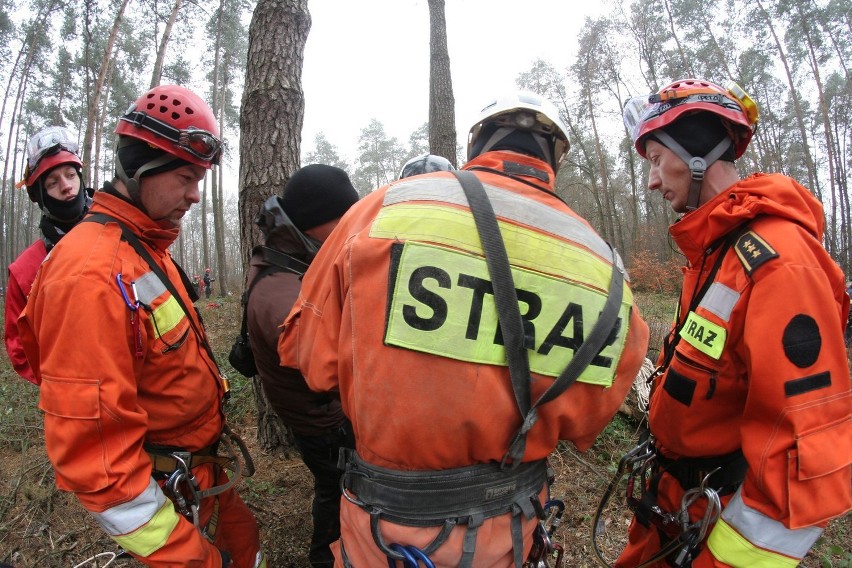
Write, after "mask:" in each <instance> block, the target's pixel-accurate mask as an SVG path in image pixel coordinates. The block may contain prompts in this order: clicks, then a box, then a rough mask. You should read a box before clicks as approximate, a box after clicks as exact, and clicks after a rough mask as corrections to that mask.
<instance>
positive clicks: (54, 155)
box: [17, 126, 83, 203]
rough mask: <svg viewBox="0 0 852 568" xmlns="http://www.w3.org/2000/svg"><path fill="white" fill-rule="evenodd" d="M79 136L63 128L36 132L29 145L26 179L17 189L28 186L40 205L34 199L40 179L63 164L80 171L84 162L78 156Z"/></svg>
mask: <svg viewBox="0 0 852 568" xmlns="http://www.w3.org/2000/svg"><path fill="white" fill-rule="evenodd" d="M77 150H78V146H77V136H76V135H75V134H74V133H73V132H71V131H70V130H68V129H67V128H64V127H62V126H48V127H47V128H43V129H41V130H39V131H38V132H36V133H35V134H34V135H33V136H32V137H31V138H30V140H29V142H28V143H27V167H26V169H25V170H24V179H23V181H22V182H21V183H19V184H17V187H21V186H22V185H26V186H27V191H28V192H29V193H30V199H32V200H33V201H34V202H35V203H39V201H38V199H37V198H36V197H34V193H33V192H34V190H35V186H36V182H37V181H38V179H39V178H40V177H41V176H42V175H43V174H45V173H47V172H48V171H49V170H52V169H53V168H55V167H56V166H61V165H62V164H72V165H74V166H75V167H76V168H77V169H78V170H79V169H81V168H82V167H83V162H82V161H81V160H80V157H79V156H78V155H77Z"/></svg>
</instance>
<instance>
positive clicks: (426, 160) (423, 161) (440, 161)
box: [398, 153, 456, 179]
mask: <svg viewBox="0 0 852 568" xmlns="http://www.w3.org/2000/svg"><path fill="white" fill-rule="evenodd" d="M454 169H456V167H455V166H454V165H453V164H452V163H450V161H449V160H448V159H446V158H444V157H443V156H438V155H436V154H429V153H426V154H420V155H419V156H415V157H414V158H411V159H410V160H408V161H407V162H405V164H403V166H402V169H401V170H400V171H399V178H398V179H402V178H407V177H409V176H416V175H420V174H429V173H432V172H449V171H452V170H454Z"/></svg>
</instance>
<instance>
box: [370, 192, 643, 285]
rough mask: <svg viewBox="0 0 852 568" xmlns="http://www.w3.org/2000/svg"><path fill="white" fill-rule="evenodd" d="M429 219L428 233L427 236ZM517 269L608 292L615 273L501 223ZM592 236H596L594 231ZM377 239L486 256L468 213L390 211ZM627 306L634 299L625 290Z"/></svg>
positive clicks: (427, 207) (375, 228) (416, 207)
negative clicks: (447, 248) (412, 242)
mask: <svg viewBox="0 0 852 568" xmlns="http://www.w3.org/2000/svg"><path fill="white" fill-rule="evenodd" d="M424 219H427V221H426V222H425V224H426V225H427V226H428V233H423V232H422V229H423V228H424ZM498 225H499V226H500V233H501V235H502V236H503V241H504V242H505V244H506V253H507V254H508V256H509V263H510V264H512V266H518V267H523V268H528V269H530V270H534V271H537V272H546V273H549V274H553V275H556V276H564V277H568V278H569V279H571V280H576V281H578V282H580V283H582V284H585V285H587V286H591V287H593V288H597V289H599V290H607V289H608V288H609V282H610V279H611V273H612V268H611V265H610V263H609V262H608V261H605V260H603V259H601V258H600V257H599V256H597V255H596V254H594V253H591V252H589V251H588V250H586V249H584V248H582V247H580V246H577V245H575V244H573V243H571V242H568V241H565V240H561V239H557V238H554V237H551V236H549V235H547V234H543V233H540V232H537V231H533V230H531V229H527V228H525V227H521V226H518V225H515V224H513V223H506V222H503V221H499V220H498ZM590 232H591V230H590ZM370 236H371V237H373V238H381V239H393V240H414V241H428V242H431V243H436V244H443V245H447V246H451V247H454V248H460V249H463V250H466V251H469V252H472V253H475V254H479V255H482V254H483V253H482V245H481V244H480V241H479V234H478V233H477V231H476V224H475V223H474V220H473V215H471V213H470V211H469V210H467V209H459V208H457V207H450V206H442V205H437V204H427V203H419V204H411V203H401V204H397V205H390V206H387V207H384V208H383V209H382V210H381V212H380V213H379V215H378V216H377V218H376V219H375V221H373V225H372V227H371V228H370ZM624 292H625V297H626V298H628V299H627V300H626V301H629V302H632V296H631V295H630V292H629V290H628V289H627V287H625V290H624Z"/></svg>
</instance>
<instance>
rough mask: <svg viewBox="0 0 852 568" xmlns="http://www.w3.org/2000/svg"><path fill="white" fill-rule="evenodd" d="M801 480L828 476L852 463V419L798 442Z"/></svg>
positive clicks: (814, 433)
mask: <svg viewBox="0 0 852 568" xmlns="http://www.w3.org/2000/svg"><path fill="white" fill-rule="evenodd" d="M796 447H797V448H798V450H799V479H800V480H806V479H813V478H815V477H822V476H823V475H828V474H829V473H832V472H834V471H837V470H839V469H841V468H844V467H848V466H849V464H850V463H852V419H846V420H844V421H843V422H839V423H837V424H832V425H831V426H828V427H826V428H822V429H820V430H817V431H816V432H812V433H810V434H806V435H804V436H802V437H801V438H799V439H798V440H797V442H796Z"/></svg>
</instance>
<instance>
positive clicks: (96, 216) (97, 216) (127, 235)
mask: <svg viewBox="0 0 852 568" xmlns="http://www.w3.org/2000/svg"><path fill="white" fill-rule="evenodd" d="M82 222H91V223H101V224H106V223H116V224H117V225H118V226H119V228H120V229H121V238H122V239H124V240H125V241H126V242H127V243H128V244H130V246H132V247H133V249H134V250H135V251H136V252H137V253H138V254H139V256H141V257H142V258H143V259H144V260H145V262H146V263H148V267H149V268H150V269H151V271H152V272H153V273H154V274H156V275H157V278H159V279H160V281H161V282H162V283H163V286H165V287H166V289H167V290H168V291H169V293H170V294H171V295H172V297H173V298H174V299H175V301H176V302H177V303H178V305H179V306H180V307H181V309H182V310H183V313H184V314H186V318H187V320H189V325H190V327H192V331H193V332H194V333H195V335H196V336H197V337H198V339H199V341H201V344H202V345H204V348H205V349H206V350H207V354H208V355H209V356H210V359H211V361H213V364H214V365H215V366H216V371H217V372H218V373H219V375H220V376H221V375H222V373H221V371H220V370H219V363H218V362H217V361H216V356H215V355H214V354H213V348H212V347H210V343H209V342H208V341H207V336H206V335H205V334H204V333H202V332H201V330H200V329H198V327H197V326H196V324H195V320H194V319H193V318H192V314H191V313H190V311H189V310H188V309H187V307H186V305H185V304H184V302H183V298H181V295H180V294H179V293H178V291H177V289H176V288H175V285H174V284H173V283H172V281H171V280H170V279H169V277H168V276H167V275H166V273H165V272H163V269H162V268H160V266H159V265H158V264H157V262H156V261H155V260H154V259H153V258H152V257H151V254H150V253H149V252H148V251H147V250H146V249H145V247H144V246H143V245H142V243H141V242H139V238H138V237H137V236H136V235H135V234H133V231H131V230H130V229H128V228H127V226H126V225H125V224H124V223H122V222H121V221H119V220H118V219H116V218H115V217H111V216H109V215H105V214H103V213H93V214H91V215H89V216H88V217H86V218H85V219H83V221H82ZM175 266H177V267H178V272H179V273H180V275H181V285H182V286H183V287H184V289H185V290H186V293H187V294H188V295H190V296H191V294H190V292H189V290H188V289H187V286H186V284H185V281H188V280H189V277H188V276H186V274H185V273H184V272H183V269H182V268H180V266H178V264H177V263H175Z"/></svg>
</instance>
